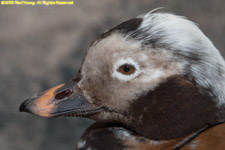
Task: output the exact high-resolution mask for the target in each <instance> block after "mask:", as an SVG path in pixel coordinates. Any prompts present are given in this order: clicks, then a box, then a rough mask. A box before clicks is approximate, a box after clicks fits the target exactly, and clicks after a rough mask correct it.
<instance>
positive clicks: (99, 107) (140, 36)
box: [20, 12, 225, 140]
mask: <svg viewBox="0 0 225 150" xmlns="http://www.w3.org/2000/svg"><path fill="white" fill-rule="evenodd" d="M224 88H225V63H224V60H223V58H222V57H221V55H220V53H219V51H218V50H217V49H216V48H215V47H214V45H213V44H212V43H211V41H210V40H209V39H208V38H207V37H206V36H205V35H204V34H203V33H202V31H201V30H200V29H199V28H198V27H197V26H196V25H195V24H194V23H193V22H191V21H189V20H187V19H185V18H183V17H180V16H176V15H172V14H167V13H152V12H150V13H147V14H144V15H141V16H138V17H136V18H133V19H130V20H128V21H126V22H123V23H122V24H120V25H118V26H116V27H114V28H112V29H110V30H107V31H106V32H104V33H103V34H101V35H100V36H99V37H98V38H97V40H95V41H94V42H93V43H92V44H91V45H90V47H89V49H88V50H87V53H86V55H85V57H84V59H83V63H82V65H81V68H80V71H79V72H78V73H77V75H76V76H75V78H73V79H72V80H70V81H68V82H66V83H64V84H61V85H58V86H56V87H53V88H51V89H50V90H47V91H46V92H44V93H42V94H40V95H38V96H37V97H34V98H31V99H29V100H26V101H25V102H23V103H22V104H21V106H20V111H25V112H29V113H33V114H35V115H38V116H42V117H55V116H61V115H64V116H83V117H88V118H91V119H94V120H96V121H106V122H117V123H121V124H122V125H123V126H125V127H126V128H129V129H130V130H132V131H135V132H136V133H138V134H140V135H142V136H145V137H148V138H150V139H153V140H168V139H174V138H179V137H182V136H186V135H188V134H190V133H193V132H195V131H197V130H199V129H201V128H203V127H204V126H205V125H208V124H215V123H217V122H218V121H221V120H224V103H225V99H224Z"/></svg>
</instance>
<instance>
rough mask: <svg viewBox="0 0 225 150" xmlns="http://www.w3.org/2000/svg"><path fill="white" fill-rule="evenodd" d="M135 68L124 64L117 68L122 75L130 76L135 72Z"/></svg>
mask: <svg viewBox="0 0 225 150" xmlns="http://www.w3.org/2000/svg"><path fill="white" fill-rule="evenodd" d="M135 70H136V69H135V67H134V66H133V65H130V64H124V65H122V66H120V67H119V68H118V71H119V72H120V73H122V74H124V75H131V74H133V73H134V72H135Z"/></svg>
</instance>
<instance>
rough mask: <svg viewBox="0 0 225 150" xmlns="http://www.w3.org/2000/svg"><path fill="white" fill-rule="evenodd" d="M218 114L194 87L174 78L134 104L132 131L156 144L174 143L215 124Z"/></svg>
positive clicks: (131, 113)
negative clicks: (161, 141) (166, 141)
mask: <svg viewBox="0 0 225 150" xmlns="http://www.w3.org/2000/svg"><path fill="white" fill-rule="evenodd" d="M217 112H218V111H217V108H216V105H215V103H214V102H213V100H212V99H211V98H210V97H209V96H206V95H202V94H201V93H200V92H199V89H198V88H197V87H196V86H195V84H194V83H192V82H191V81H189V80H188V79H187V78H185V77H180V76H174V77H171V78H169V79H168V80H167V82H165V83H162V84H161V85H160V86H158V87H157V88H156V89H154V90H153V91H149V92H148V94H147V95H144V96H142V97H140V98H139V99H138V100H136V101H135V102H133V103H132V104H131V106H130V108H129V110H128V114H129V116H132V121H131V123H130V124H129V127H130V128H132V129H133V130H135V131H137V132H138V133H139V134H141V135H144V136H146V137H148V138H150V139H153V140H168V139H175V138H179V137H182V136H186V135H188V134H190V133H192V132H194V131H196V130H199V129H201V128H203V127H204V126H205V125H206V124H214V123H216V122H217V121H218V118H217V115H216V113H217ZM140 118H141V119H140Z"/></svg>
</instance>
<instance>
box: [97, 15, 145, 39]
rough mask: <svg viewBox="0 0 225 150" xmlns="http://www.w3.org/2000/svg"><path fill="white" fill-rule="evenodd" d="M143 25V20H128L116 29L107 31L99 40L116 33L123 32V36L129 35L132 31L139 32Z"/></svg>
mask: <svg viewBox="0 0 225 150" xmlns="http://www.w3.org/2000/svg"><path fill="white" fill-rule="evenodd" d="M141 23H142V18H133V19H130V20H127V21H125V22H123V23H121V24H119V25H117V26H116V27H114V28H112V29H110V30H108V31H106V32H105V33H102V34H101V35H100V36H99V37H98V39H97V40H101V39H104V38H106V37H108V36H109V35H111V34H112V33H113V32H116V31H118V32H121V33H123V34H128V33H129V32H131V31H135V30H137V28H138V27H139V26H140V25H141Z"/></svg>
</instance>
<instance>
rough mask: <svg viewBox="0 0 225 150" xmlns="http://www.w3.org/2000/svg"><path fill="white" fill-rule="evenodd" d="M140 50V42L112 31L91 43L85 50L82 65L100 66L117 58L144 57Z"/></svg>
mask: <svg viewBox="0 0 225 150" xmlns="http://www.w3.org/2000/svg"><path fill="white" fill-rule="evenodd" d="M143 53H144V52H142V47H141V43H140V42H139V41H135V40H133V39H128V38H126V36H125V35H123V34H122V33H113V34H111V35H109V36H107V37H106V38H104V39H101V40H100V41H98V43H96V44H93V45H92V46H91V47H90V48H89V49H88V51H87V53H86V56H85V58H84V63H83V67H86V66H90V64H92V65H91V66H101V64H103V63H104V65H105V63H107V64H111V63H112V62H113V61H114V60H115V59H117V58H121V57H123V58H135V56H136V57H137V56H139V55H140V56H142V58H143V59H144V57H146V56H145V55H144V54H143Z"/></svg>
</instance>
